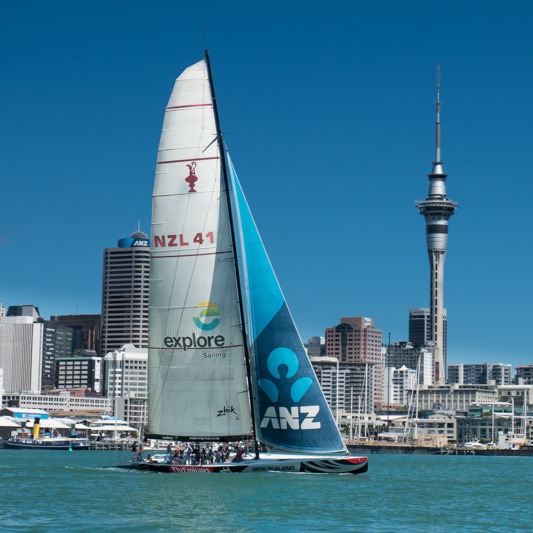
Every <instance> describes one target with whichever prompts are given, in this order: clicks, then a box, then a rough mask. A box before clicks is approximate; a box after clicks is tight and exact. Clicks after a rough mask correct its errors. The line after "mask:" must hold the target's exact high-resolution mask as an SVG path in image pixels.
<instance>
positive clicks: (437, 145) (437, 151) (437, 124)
mask: <svg viewBox="0 0 533 533" xmlns="http://www.w3.org/2000/svg"><path fill="white" fill-rule="evenodd" d="M435 111H436V121H435V163H442V161H441V158H440V157H441V156H440V65H437V100H436V102H435Z"/></svg>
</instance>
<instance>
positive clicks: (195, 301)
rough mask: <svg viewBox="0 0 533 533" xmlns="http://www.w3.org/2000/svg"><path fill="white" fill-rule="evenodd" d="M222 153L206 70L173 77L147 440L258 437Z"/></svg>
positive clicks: (154, 253) (155, 218)
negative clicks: (254, 431)
mask: <svg viewBox="0 0 533 533" xmlns="http://www.w3.org/2000/svg"><path fill="white" fill-rule="evenodd" d="M220 157H221V150H220V145H219V139H218V138H217V134H216V122H215V115H214V109H213V101H212V96H211V90H210V84H209V79H208V72H207V65H206V62H205V61H200V62H199V63H196V64H195V65H193V66H191V67H189V68H188V69H186V70H185V71H184V72H183V73H182V74H181V76H179V78H178V79H177V80H176V83H175V85H174V89H173V91H172V95H171V97H170V101H169V103H168V106H167V109H166V113H165V120H164V124H163V132H162V135H161V141H160V145H159V153H158V161H157V170H156V178H155V184H154V192H153V205H152V235H151V267H150V268H151V273H150V276H151V279H150V331H149V369H148V371H149V397H150V399H149V428H148V430H149V433H151V434H154V435H169V436H176V437H181V438H193V437H199V438H203V439H210V438H212V439H217V438H221V439H229V440H232V439H234V440H235V439H237V440H238V439H239V438H242V437H244V436H248V435H251V434H252V420H251V414H250V402H249V392H248V382H247V378H246V360H245V352H244V341H243V333H242V331H243V328H242V323H241V322H242V321H241V316H240V311H239V300H238V293H237V277H236V270H235V259H234V254H235V250H234V247H233V244H232V238H231V230H230V220H229V214H228V205H227V198H226V190H225V183H224V180H223V179H222V177H221V159H220Z"/></svg>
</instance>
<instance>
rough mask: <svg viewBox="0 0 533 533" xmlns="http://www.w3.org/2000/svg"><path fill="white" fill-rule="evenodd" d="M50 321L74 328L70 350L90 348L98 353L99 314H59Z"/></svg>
mask: <svg viewBox="0 0 533 533" xmlns="http://www.w3.org/2000/svg"><path fill="white" fill-rule="evenodd" d="M50 320H51V321H52V322H57V323H59V324H61V325H62V326H68V327H70V328H72V329H73V330H74V332H73V335H74V338H73V345H72V350H73V351H75V350H91V351H94V352H96V353H97V354H98V353H100V315H59V316H52V317H50Z"/></svg>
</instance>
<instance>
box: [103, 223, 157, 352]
mask: <svg viewBox="0 0 533 533" xmlns="http://www.w3.org/2000/svg"><path fill="white" fill-rule="evenodd" d="M149 277H150V241H149V239H148V237H147V236H146V234H144V233H143V232H141V231H137V232H135V233H133V234H132V235H131V236H130V237H129V238H124V239H120V240H119V241H118V247H117V248H106V249H105V250H104V265H103V284H102V325H101V326H102V331H101V350H102V351H101V353H102V354H103V355H105V354H107V353H109V352H111V351H113V350H119V349H120V348H121V347H122V346H124V345H125V344H133V345H134V346H136V347H138V348H146V347H147V346H148V298H149Z"/></svg>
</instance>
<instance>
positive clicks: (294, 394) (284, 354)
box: [257, 347, 313, 403]
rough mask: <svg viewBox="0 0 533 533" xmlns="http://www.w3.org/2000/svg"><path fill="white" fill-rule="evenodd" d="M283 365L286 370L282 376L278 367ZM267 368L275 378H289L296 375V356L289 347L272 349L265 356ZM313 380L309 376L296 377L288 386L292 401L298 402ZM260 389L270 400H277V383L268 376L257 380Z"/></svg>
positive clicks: (297, 366)
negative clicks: (266, 356)
mask: <svg viewBox="0 0 533 533" xmlns="http://www.w3.org/2000/svg"><path fill="white" fill-rule="evenodd" d="M282 367H285V368H286V369H287V372H286V373H285V375H284V376H283V377H282V374H281V372H280V368H282ZM267 368H268V371H269V372H270V375H271V376H273V377H274V378H276V380H278V381H279V380H281V379H285V380H289V379H291V378H292V377H294V376H295V375H296V372H297V371H298V368H299V364H298V357H297V356H296V354H295V353H294V352H293V351H292V350H291V349H289V348H284V347H282V348H276V349H275V350H272V351H271V352H270V354H269V355H268V358H267ZM312 383H313V380H312V379H311V378H309V377H303V378H298V379H297V380H296V381H295V382H294V383H293V384H292V385H291V387H290V396H291V399H292V401H293V402H295V403H298V402H299V401H300V400H301V399H302V398H303V396H304V395H305V393H306V392H307V391H308V390H309V388H310V387H311V385H312ZM257 384H258V385H259V387H260V388H261V390H262V391H263V392H264V393H265V394H266V395H267V396H268V398H269V399H270V401H272V402H277V401H278V400H279V399H280V398H279V387H278V385H277V384H276V383H275V382H274V381H272V380H271V379H268V378H261V379H259V380H258V381H257Z"/></svg>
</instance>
